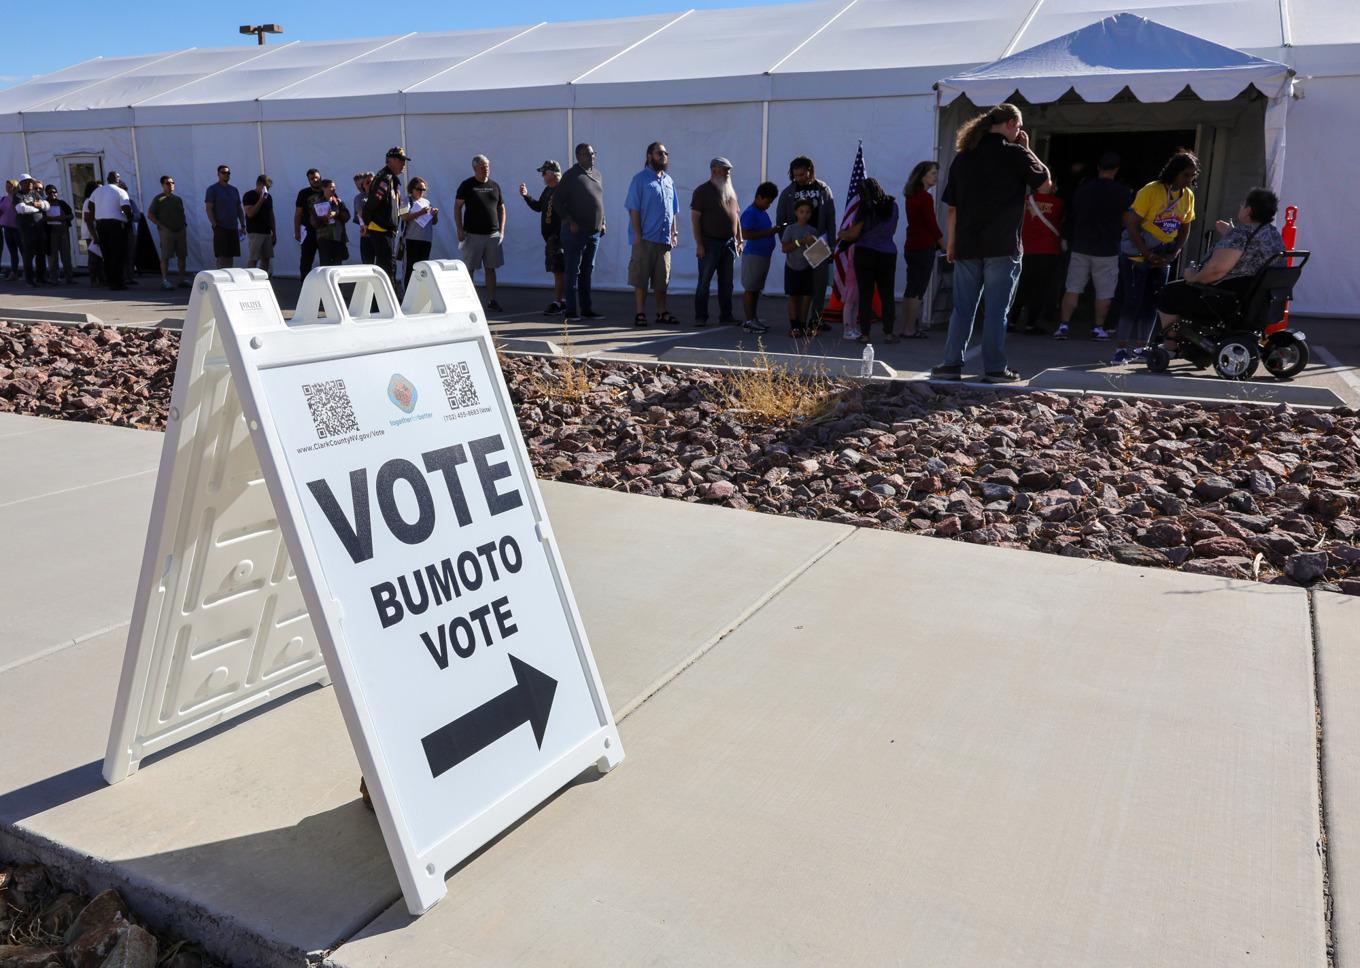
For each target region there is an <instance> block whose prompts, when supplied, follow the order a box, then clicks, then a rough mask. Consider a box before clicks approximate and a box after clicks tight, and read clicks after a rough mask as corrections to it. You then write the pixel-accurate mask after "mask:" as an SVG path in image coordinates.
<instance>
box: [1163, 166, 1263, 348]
mask: <svg viewBox="0 0 1360 968" xmlns="http://www.w3.org/2000/svg"><path fill="white" fill-rule="evenodd" d="M1279 207H1280V200H1279V198H1278V197H1276V195H1275V193H1274V192H1272V191H1271V190H1270V189H1268V188H1253V189H1252V190H1251V191H1249V192H1247V197H1246V200H1245V201H1243V202H1242V207H1241V208H1240V209H1238V212H1237V220H1238V222H1239V223H1240V224H1237V225H1234V224H1233V223H1232V221H1231V220H1228V221H1222V220H1220V221H1219V222H1217V223H1216V224H1215V226H1214V228H1215V229H1216V230H1217V231H1218V234H1219V240H1218V243H1217V244H1216V245H1215V246H1214V249H1213V253H1212V255H1210V257H1209V260H1208V261H1207V262H1205V263H1204V265H1202V266H1200V267H1198V268H1196V267H1194V266H1191V267H1190V268H1188V269H1186V271H1185V273H1184V275H1183V276H1182V278H1181V279H1180V280H1179V281H1177V282H1173V283H1171V284H1170V285H1168V286H1166V287H1165V288H1163V289H1162V291H1161V294H1160V296H1159V298H1158V300H1157V318H1158V322H1159V323H1160V324H1161V331H1162V332H1163V333H1165V332H1167V331H1168V330H1171V329H1172V327H1174V326H1175V324H1176V323H1178V322H1180V320H1181V317H1182V316H1188V317H1190V318H1191V319H1196V320H1205V321H1208V320H1212V319H1218V318H1221V317H1222V316H1223V315H1224V314H1225V313H1231V312H1234V311H1235V310H1236V309H1237V308H1238V301H1239V299H1240V298H1241V297H1242V296H1244V295H1245V294H1246V291H1247V289H1248V288H1249V287H1250V286H1251V283H1252V281H1253V280H1254V279H1255V277H1256V274H1257V273H1258V272H1259V271H1260V270H1261V268H1262V267H1263V266H1265V265H1266V264H1268V263H1270V262H1271V261H1272V260H1274V259H1275V257H1276V256H1278V255H1279V254H1280V253H1281V252H1283V251H1284V240H1283V239H1282V238H1280V232H1279V230H1278V229H1277V228H1275V226H1274V224H1272V223H1273V222H1274V220H1275V212H1276V211H1277V210H1278V209H1279ZM1209 287H1212V288H1209ZM1162 345H1163V346H1165V347H1166V349H1167V350H1168V351H1169V352H1171V353H1172V354H1174V353H1175V351H1176V345H1175V342H1174V340H1171V339H1164V340H1163V341H1162Z"/></svg>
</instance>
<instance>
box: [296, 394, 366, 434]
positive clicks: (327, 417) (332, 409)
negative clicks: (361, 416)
mask: <svg viewBox="0 0 1360 968" xmlns="http://www.w3.org/2000/svg"><path fill="white" fill-rule="evenodd" d="M302 393H303V395H304V396H305V397H306V398H307V409H308V410H310V411H311V412H312V423H313V424H315V425H316V435H317V436H318V437H320V438H321V439H322V440H325V439H326V438H327V437H340V436H343V435H344V434H353V433H357V432H358V430H359V421H358V420H357V419H356V418H355V416H354V405H353V404H352V403H351V402H350V399H349V391H348V390H346V389H345V381H344V380H326V381H325V382H324V383H304V384H303V385H302Z"/></svg>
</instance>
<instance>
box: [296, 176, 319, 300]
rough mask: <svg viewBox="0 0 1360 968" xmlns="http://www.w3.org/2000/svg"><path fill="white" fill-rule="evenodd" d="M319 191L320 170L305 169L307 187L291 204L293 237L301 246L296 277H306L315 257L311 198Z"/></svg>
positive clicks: (314, 233)
mask: <svg viewBox="0 0 1360 968" xmlns="http://www.w3.org/2000/svg"><path fill="white" fill-rule="evenodd" d="M320 193H321V172H319V171H317V170H316V169H315V168H308V169H307V187H306V188H304V189H302V190H301V191H299V192H298V193H297V202H295V203H294V205H293V239H294V241H296V242H298V243H299V244H300V245H301V246H302V257H301V261H299V263H298V277H299V278H301V279H305V278H307V273H309V272H311V271H312V261H313V260H314V259H316V232H314V231H313V230H312V212H311V207H312V206H311V200H312V196H313V195H319V194H320Z"/></svg>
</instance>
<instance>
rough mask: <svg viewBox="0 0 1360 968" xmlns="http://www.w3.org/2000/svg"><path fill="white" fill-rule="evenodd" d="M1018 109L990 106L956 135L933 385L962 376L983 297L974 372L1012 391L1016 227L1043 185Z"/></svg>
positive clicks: (947, 190) (1042, 170) (1044, 170)
mask: <svg viewBox="0 0 1360 968" xmlns="http://www.w3.org/2000/svg"><path fill="white" fill-rule="evenodd" d="M1022 121H1023V119H1022V118H1021V115H1020V109H1019V108H1017V107H1016V106H1015V105H1013V104H998V105H997V106H996V107H993V108H989V109H988V110H986V111H984V112H983V113H982V114H979V115H978V116H977V117H975V118H973V119H972V120H971V121H969V122H967V123H966V124H965V125H964V126H963V127H962V128H960V129H959V133H958V138H957V141H956V144H955V147H956V150H957V151H958V154H957V155H955V157H954V161H953V163H952V164H950V166H949V181H948V182H947V183H946V184H945V187H944V195H943V198H942V200H943V201H944V203H945V204H946V205H948V206H949V226H948V230H947V231H948V239H949V241H948V245H947V248H946V250H945V253H946V255H947V256H948V258H949V261H950V262H952V263H953V264H954V311H953V314H952V315H951V316H950V317H949V336H948V339H947V340H946V342H945V350H944V362H943V363H941V364H940V365H939V366H937V367H935V368H934V369H933V370H931V376H933V377H935V378H936V379H943V380H958V379H960V378H961V377H962V375H963V351H964V350H965V349H966V348H967V345H968V341H969V338H970V337H971V336H972V335H973V319H974V317H976V315H977V308H978V301H979V300H981V299H982V298H983V296H984V294H985V296H986V300H985V303H986V309H985V313H984V316H983V323H982V367H983V371H984V373H985V379H986V380H987V382H988V383H1014V382H1015V381H1016V380H1018V379H1020V376H1019V374H1017V373H1016V372H1015V371H1014V370H1012V369H1010V368H1009V367H1008V366H1006V314H1007V313H1008V312H1010V307H1011V298H1012V297H1013V296H1014V295H1015V283H1016V280H1017V279H1019V278H1020V252H1021V247H1020V223H1021V222H1022V221H1023V219H1024V214H1025V197H1026V195H1027V194H1028V193H1029V192H1031V191H1033V190H1034V189H1036V188H1038V187H1039V186H1040V185H1042V184H1043V183H1044V182H1046V181H1048V180H1049V173H1048V167H1047V166H1046V165H1045V164H1044V163H1043V162H1042V161H1040V160H1039V159H1038V158H1036V157H1035V155H1034V152H1032V151H1030V150H1029V135H1028V134H1026V133H1025V130H1024V127H1023V123H1022Z"/></svg>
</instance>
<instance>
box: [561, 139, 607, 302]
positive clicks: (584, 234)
mask: <svg viewBox="0 0 1360 968" xmlns="http://www.w3.org/2000/svg"><path fill="white" fill-rule="evenodd" d="M552 206H553V211H554V212H556V213H557V215H558V218H560V219H561V221H562V251H563V255H564V256H565V261H566V266H565V275H566V282H567V292H566V300H567V310H566V314H567V321H568V322H571V321H573V320H581V319H601V318H603V317H604V314H603V313H597V312H595V310H594V309H593V308H591V293H590V276H591V273H592V272H593V271H594V269H595V251H596V249H598V248H599V245H600V237H601V236H602V235H604V233H605V218H604V176H603V175H602V174H600V169H599V168H597V167H596V166H595V149H594V148H592V147H591V146H590V145H589V144H585V143H582V144H579V145H577V146H576V164H574V165H572V166H571V167H570V168H568V169H567V173H566V174H565V175H563V176H562V181H560V182H559V183H558V185H557V192H556V193H555V194H554V195H553V200H552ZM578 293H579V298H580V301H579V304H578V301H577V297H578ZM578 309H579V312H578Z"/></svg>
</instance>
